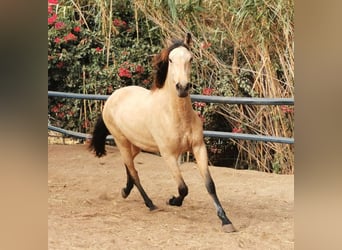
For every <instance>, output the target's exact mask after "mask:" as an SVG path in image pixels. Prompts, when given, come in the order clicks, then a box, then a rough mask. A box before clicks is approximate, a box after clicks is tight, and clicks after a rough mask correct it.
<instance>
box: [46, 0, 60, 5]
mask: <svg viewBox="0 0 342 250" xmlns="http://www.w3.org/2000/svg"><path fill="white" fill-rule="evenodd" d="M48 4H51V5H56V4H58V0H48Z"/></svg>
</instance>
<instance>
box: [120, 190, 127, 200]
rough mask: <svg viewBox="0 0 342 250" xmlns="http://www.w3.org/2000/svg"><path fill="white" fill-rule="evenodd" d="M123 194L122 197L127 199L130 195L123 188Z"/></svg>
mask: <svg viewBox="0 0 342 250" xmlns="http://www.w3.org/2000/svg"><path fill="white" fill-rule="evenodd" d="M121 195H122V198H124V199H126V198H127V197H128V194H126V192H125V189H124V188H123V189H121Z"/></svg>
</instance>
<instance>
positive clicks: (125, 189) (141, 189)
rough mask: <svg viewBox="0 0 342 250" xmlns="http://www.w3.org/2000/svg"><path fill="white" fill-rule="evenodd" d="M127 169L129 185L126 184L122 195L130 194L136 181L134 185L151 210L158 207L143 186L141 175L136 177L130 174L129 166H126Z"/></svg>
mask: <svg viewBox="0 0 342 250" xmlns="http://www.w3.org/2000/svg"><path fill="white" fill-rule="evenodd" d="M125 166H126V164H125ZM126 171H127V186H126V188H123V189H122V196H123V197H124V195H127V196H128V194H129V193H130V192H131V190H132V188H133V183H134V185H135V186H136V187H137V188H138V190H139V192H140V194H141V196H142V197H143V199H144V202H145V205H146V206H147V207H148V208H149V209H150V211H152V210H154V209H157V207H156V206H155V205H154V204H153V202H152V200H151V199H150V198H149V197H148V195H147V194H146V192H145V190H144V188H143V187H142V186H141V184H140V180H139V177H137V178H136V179H134V177H133V176H132V175H131V174H130V172H129V170H128V167H127V166H126ZM137 176H138V175H137ZM127 196H126V197H127ZM124 198H125V197H124Z"/></svg>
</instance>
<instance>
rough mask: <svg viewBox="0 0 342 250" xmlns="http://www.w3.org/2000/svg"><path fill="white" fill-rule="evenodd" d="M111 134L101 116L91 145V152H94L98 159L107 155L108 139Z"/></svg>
mask: <svg viewBox="0 0 342 250" xmlns="http://www.w3.org/2000/svg"><path fill="white" fill-rule="evenodd" d="M109 134H110V133H109V131H108V129H107V127H106V124H105V123H104V121H103V118H102V116H100V117H99V118H98V120H97V122H96V125H95V128H94V131H93V136H92V138H91V141H90V144H89V149H90V151H94V152H95V154H96V156H97V157H101V156H104V155H106V149H105V144H106V137H107V135H109Z"/></svg>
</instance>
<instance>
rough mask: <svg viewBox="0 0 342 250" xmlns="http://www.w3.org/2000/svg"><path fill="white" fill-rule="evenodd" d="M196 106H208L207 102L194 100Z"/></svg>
mask: <svg viewBox="0 0 342 250" xmlns="http://www.w3.org/2000/svg"><path fill="white" fill-rule="evenodd" d="M194 105H195V107H196V108H202V107H205V106H206V103H205V102H194Z"/></svg>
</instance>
